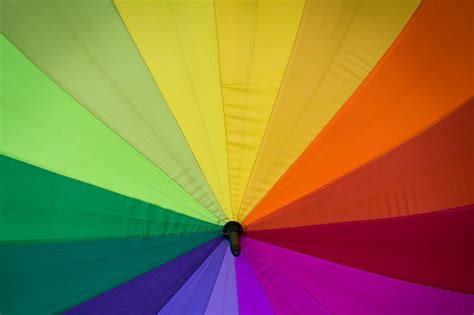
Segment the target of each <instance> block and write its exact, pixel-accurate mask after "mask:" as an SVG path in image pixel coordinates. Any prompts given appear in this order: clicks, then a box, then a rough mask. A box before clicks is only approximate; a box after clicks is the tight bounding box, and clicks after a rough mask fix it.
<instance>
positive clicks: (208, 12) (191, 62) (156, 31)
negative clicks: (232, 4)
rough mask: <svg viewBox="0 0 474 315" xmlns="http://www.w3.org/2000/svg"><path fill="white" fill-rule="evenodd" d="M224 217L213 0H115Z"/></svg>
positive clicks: (225, 179)
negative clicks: (222, 210)
mask: <svg viewBox="0 0 474 315" xmlns="http://www.w3.org/2000/svg"><path fill="white" fill-rule="evenodd" d="M115 3H116V5H117V8H118V9H119V11H120V14H121V15H122V17H123V19H124V21H125V23H126V25H127V27H128V29H129V31H130V33H131V35H132V37H133V39H134V41H135V43H136V44H137V47H138V49H139V50H140V52H141V54H142V56H143V57H144V60H145V62H146V64H147V65H148V68H149V69H150V71H151V73H152V75H153V77H154V79H155V81H156V83H157V84H158V86H159V88H160V90H161V91H162V93H163V96H164V97H165V98H166V101H167V102H168V105H169V107H170V108H171V110H172V111H173V114H174V115H175V117H176V119H177V120H178V122H179V124H180V126H181V129H182V130H183V133H184V135H185V136H186V139H187V141H188V142H189V144H190V146H191V148H192V151H193V152H194V154H195V155H196V158H197V160H198V162H199V165H200V166H201V168H202V170H203V172H204V175H205V176H206V178H207V180H208V181H209V184H210V186H211V188H212V189H213V190H214V192H215V194H216V196H217V199H218V200H219V202H220V204H221V205H222V208H223V209H224V211H225V212H226V214H227V216H229V217H230V216H231V213H230V195H229V175H228V166H227V148H226V135H225V126H224V109H223V106H222V95H221V90H220V76H219V60H218V51H217V33H216V21H215V17H214V3H213V1H212V0H196V1H183V0H178V1H134V0H115Z"/></svg>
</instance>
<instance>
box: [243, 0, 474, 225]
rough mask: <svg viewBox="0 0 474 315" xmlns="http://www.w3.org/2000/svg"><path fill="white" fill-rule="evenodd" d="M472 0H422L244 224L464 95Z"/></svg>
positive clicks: (420, 125) (468, 84) (401, 138)
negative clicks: (397, 33) (453, 0)
mask: <svg viewBox="0 0 474 315" xmlns="http://www.w3.org/2000/svg"><path fill="white" fill-rule="evenodd" d="M473 5H474V4H473V2H472V1H465V0H463V1H459V2H457V4H456V5H452V4H451V3H449V2H447V1H435V0H427V1H423V2H422V3H421V5H420V6H419V7H418V9H417V11H416V12H415V14H414V15H413V17H412V18H411V20H410V21H409V22H408V24H407V25H406V26H405V28H404V30H403V31H402V32H401V34H400V36H399V37H398V38H397V40H396V41H395V42H394V44H393V45H392V47H391V48H390V49H389V50H388V51H387V53H386V54H385V55H384V57H383V58H382V59H381V61H380V62H379V63H378V64H377V66H376V67H375V68H374V69H373V70H372V71H371V73H370V75H369V76H368V77H367V79H366V80H365V81H364V82H363V83H362V85H361V86H360V87H359V88H358V90H357V91H356V92H355V93H354V94H353V95H352V96H351V98H350V99H349V100H348V101H347V102H346V103H345V104H344V106H343V107H342V109H341V110H340V111H339V112H338V114H337V115H336V116H335V117H334V118H333V119H332V120H331V122H330V123H329V124H328V125H327V126H326V127H325V128H324V130H323V131H322V132H321V133H320V134H319V135H318V137H317V138H316V139H315V140H314V141H313V142H312V143H311V145H310V146H309V147H308V148H307V149H306V151H305V152H304V153H303V154H302V155H301V156H300V157H299V158H298V160H297V161H296V162H295V163H294V164H293V165H292V166H291V168H290V169H289V170H288V171H287V172H286V173H285V175H283V177H282V178H281V179H280V180H279V181H278V182H277V184H276V185H275V186H274V187H273V188H272V190H271V191H270V192H269V193H268V194H267V195H266V196H265V197H264V199H262V201H260V202H259V204H258V205H257V206H256V208H255V209H254V210H253V212H252V213H251V214H250V215H249V216H248V217H247V219H246V220H245V223H246V224H249V223H251V222H252V221H255V220H256V219H259V218H261V217H263V216H265V215H267V214H269V213H271V212H273V211H274V210H276V209H278V208H280V207H282V206H284V205H285V204H288V203H290V202H292V201H294V200H296V199H298V198H301V197H303V196H305V195H307V194H309V193H311V192H312V191H315V190H316V189H319V188H321V187H323V186H324V185H326V184H328V183H330V182H331V181H333V180H335V179H337V178H339V177H340V176H343V175H345V174H347V173H348V172H350V171H352V170H354V169H356V168H357V167H360V166H362V165H364V164H365V163H367V162H369V161H371V160H373V159H374V158H377V157H378V156H380V155H382V154H384V153H386V152H388V151H389V150H391V149H393V148H395V147H397V146H398V145H400V144H402V143H404V142H406V141H407V140H408V139H411V138H412V137H414V136H416V135H417V134H419V133H420V132H422V131H423V130H425V129H426V128H428V127H430V126H431V125H433V124H435V123H436V122H438V121H439V120H441V119H443V118H444V117H445V116H446V115H448V114H449V113H451V112H452V111H454V110H456V109H457V108H458V107H459V106H461V105H462V104H463V103H464V102H465V101H466V100H467V99H469V98H470V97H471V96H472V94H473V93H472V92H473V90H472V71H473V70H472V62H473V59H472V56H473V55H474V52H473V46H472V45H470V44H469V43H471V39H472V38H473V33H472V32H473V29H472V27H470V26H471V15H470V13H469V12H472V10H474V8H473ZM441 47H446V49H440V48H441Z"/></svg>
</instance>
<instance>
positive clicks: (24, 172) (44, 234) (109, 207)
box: [0, 156, 220, 242]
mask: <svg viewBox="0 0 474 315" xmlns="http://www.w3.org/2000/svg"><path fill="white" fill-rule="evenodd" d="M0 174H2V176H1V177H0V242H2V241H8V242H17V241H29V242H31V241H42V240H84V239H98V238H126V237H133V236H135V237H147V236H155V235H168V234H183V233H191V232H201V231H219V229H220V226H218V225H214V224H211V223H208V222H205V221H200V220H197V219H194V218H191V217H188V216H185V215H182V214H179V213H176V212H173V211H169V210H166V209H163V208H161V207H159V206H156V205H152V204H149V203H146V202H143V201H140V200H136V199H132V198H129V197H126V196H123V195H120V194H117V193H113V192H111V191H107V190H104V189H102V188H98V187H95V186H92V185H89V184H86V183H83V182H79V181H76V180H73V179H70V178H67V177H64V176H61V175H57V174H54V173H51V172H48V171H45V170H43V169H41V168H38V167H35V166H32V165H29V164H25V163H23V162H19V161H17V160H14V159H10V158H8V157H5V156H0Z"/></svg>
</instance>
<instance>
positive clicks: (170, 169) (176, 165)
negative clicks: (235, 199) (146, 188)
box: [1, 0, 225, 220]
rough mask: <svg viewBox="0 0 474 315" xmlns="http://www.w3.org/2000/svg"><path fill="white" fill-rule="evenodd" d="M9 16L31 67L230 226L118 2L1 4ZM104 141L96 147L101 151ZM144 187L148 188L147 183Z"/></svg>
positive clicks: (6, 24)
mask: <svg viewBox="0 0 474 315" xmlns="http://www.w3.org/2000/svg"><path fill="white" fill-rule="evenodd" d="M2 11H3V13H4V14H3V16H2V19H3V20H2V22H1V28H2V33H4V34H5V36H6V37H7V38H8V39H9V40H10V41H11V42H12V43H13V44H14V45H15V46H16V47H17V48H18V49H19V50H20V51H21V52H22V53H23V54H25V56H27V58H28V59H29V60H31V61H32V63H34V64H35V65H36V66H37V67H38V68H39V69H41V70H42V71H43V72H44V73H45V74H46V75H47V76H48V77H49V78H51V79H52V80H53V81H54V82H56V84H58V85H59V86H60V87H61V88H62V89H63V90H64V91H66V92H67V93H68V94H69V95H71V96H72V97H73V98H74V99H75V100H77V101H78V102H79V103H80V104H81V105H82V106H83V107H84V108H86V109H87V110H88V111H89V112H91V113H92V114H93V115H94V116H96V117H97V118H99V119H100V120H101V121H102V122H104V123H105V124H106V125H107V126H108V127H109V128H110V129H112V130H114V131H115V132H116V133H117V134H118V135H120V136H121V137H122V138H123V139H125V141H127V142H128V143H129V144H131V145H132V146H133V147H134V148H135V149H136V150H137V151H139V152H141V153H142V154H143V155H144V156H145V157H146V158H147V159H148V160H150V161H151V162H152V163H153V164H154V165H156V166H158V167H159V168H160V169H161V170H162V171H163V172H164V173H166V174H167V175H168V176H169V177H171V178H172V179H173V180H174V181H175V182H177V183H178V184H179V185H180V186H181V187H182V188H183V189H184V190H186V191H187V192H188V193H190V194H191V195H192V196H193V197H194V198H195V199H197V200H198V201H199V202H200V203H201V204H203V205H204V207H205V208H207V209H208V210H209V211H211V212H213V213H214V215H215V216H217V217H218V218H219V219H221V220H223V219H225V214H224V213H223V212H222V209H221V207H220V205H219V203H218V201H217V200H216V198H215V196H214V193H213V192H212V190H211V188H210V187H209V184H208V183H207V181H206V179H205V177H204V175H203V173H202V171H201V169H200V167H199V165H198V163H197V161H196V159H195V157H194V155H193V153H192V151H191V149H190V148H189V145H188V143H187V142H186V139H185V138H184V136H183V134H182V132H181V130H180V128H179V126H178V124H177V123H176V120H175V119H174V117H173V115H172V113H171V112H170V110H169V108H168V106H167V104H166V102H165V99H164V98H163V96H162V95H161V93H160V91H159V88H158V87H157V86H156V84H155V82H154V80H153V78H152V76H151V75H150V73H149V71H148V68H147V67H146V65H145V63H144V62H143V59H142V57H141V55H140V53H139V52H138V49H137V47H136V45H135V43H134V42H133V40H132V39H131V37H130V34H129V33H128V31H127V29H126V27H125V25H124V23H123V22H122V20H121V18H120V16H119V14H118V12H117V10H116V8H115V7H114V4H113V2H112V1H109V0H93V1H87V0H86V1H82V0H81V1H79V0H70V1H51V0H42V1H27V0H2ZM8 80H10V78H8ZM45 110H47V109H45ZM76 111H80V110H79V109H76ZM8 115H9V116H10V117H12V115H15V114H13V113H11V111H10V114H8ZM17 115H24V114H23V113H21V114H20V113H19V112H17ZM25 119H26V118H25ZM31 119H36V120H38V117H34V118H33V117H31ZM25 123H26V121H25ZM28 123H30V122H28ZM48 127H49V126H48ZM84 127H85V128H84V129H86V128H87V127H86V126H84ZM97 140H98V141H96V143H95V145H97V146H98V147H101V146H102V145H101V143H100V139H97ZM94 149H95V148H94ZM91 152H94V151H91ZM94 153H95V152H94ZM110 153H111V154H112V152H110ZM123 159H127V158H125V157H123ZM29 161H30V162H32V163H38V162H39V161H33V160H31V159H30V160H29ZM130 164H131V161H130V163H128V165H130ZM142 164H144V163H142ZM127 167H131V166H127ZM151 173H156V171H152V172H151ZM136 175H139V174H136ZM150 176H151V175H150ZM138 177H139V178H142V177H141V175H140V176H138ZM143 179H144V181H147V176H145V177H144V178H143ZM93 183H94V184H98V183H97V182H93ZM108 188H111V187H108ZM133 196H135V197H136V195H135V194H134V195H133ZM147 196H148V197H150V195H149V194H148V193H147ZM160 200H161V199H160ZM147 201H150V200H148V199H147ZM153 202H154V200H153ZM160 205H161V204H160Z"/></svg>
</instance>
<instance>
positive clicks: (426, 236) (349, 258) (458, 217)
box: [247, 205, 474, 294]
mask: <svg viewBox="0 0 474 315" xmlns="http://www.w3.org/2000/svg"><path fill="white" fill-rule="evenodd" d="M247 235H248V237H250V238H254V239H257V240H260V241H264V242H267V243H271V244H274V245H277V246H280V247H283V248H287V249H291V250H294V251H298V252H301V253H304V254H307V255H311V256H314V257H317V258H322V259H326V260H329V261H333V262H336V263H340V264H343V265H346V266H350V267H354V268H358V269H362V270H366V271H370V272H373V273H376V274H380V275H385V276H389V277H392V278H397V279H401V280H404V281H409V282H412V283H419V284H423V285H429V286H432V287H438V288H443V289H448V290H453V291H459V292H464V293H469V294H474V271H473V269H472V266H473V265H474V253H473V251H472V248H474V205H470V206H465V207H460V208H454V209H448V210H441V211H436V212H431V213H426V214H419V215H410V216H402V217H396V218H390V219H380V220H366V221H357V222H344V223H336V224H324V225H310V226H302V227H295V228H286V229H275V230H262V231H251V232H248V233H247Z"/></svg>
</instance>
